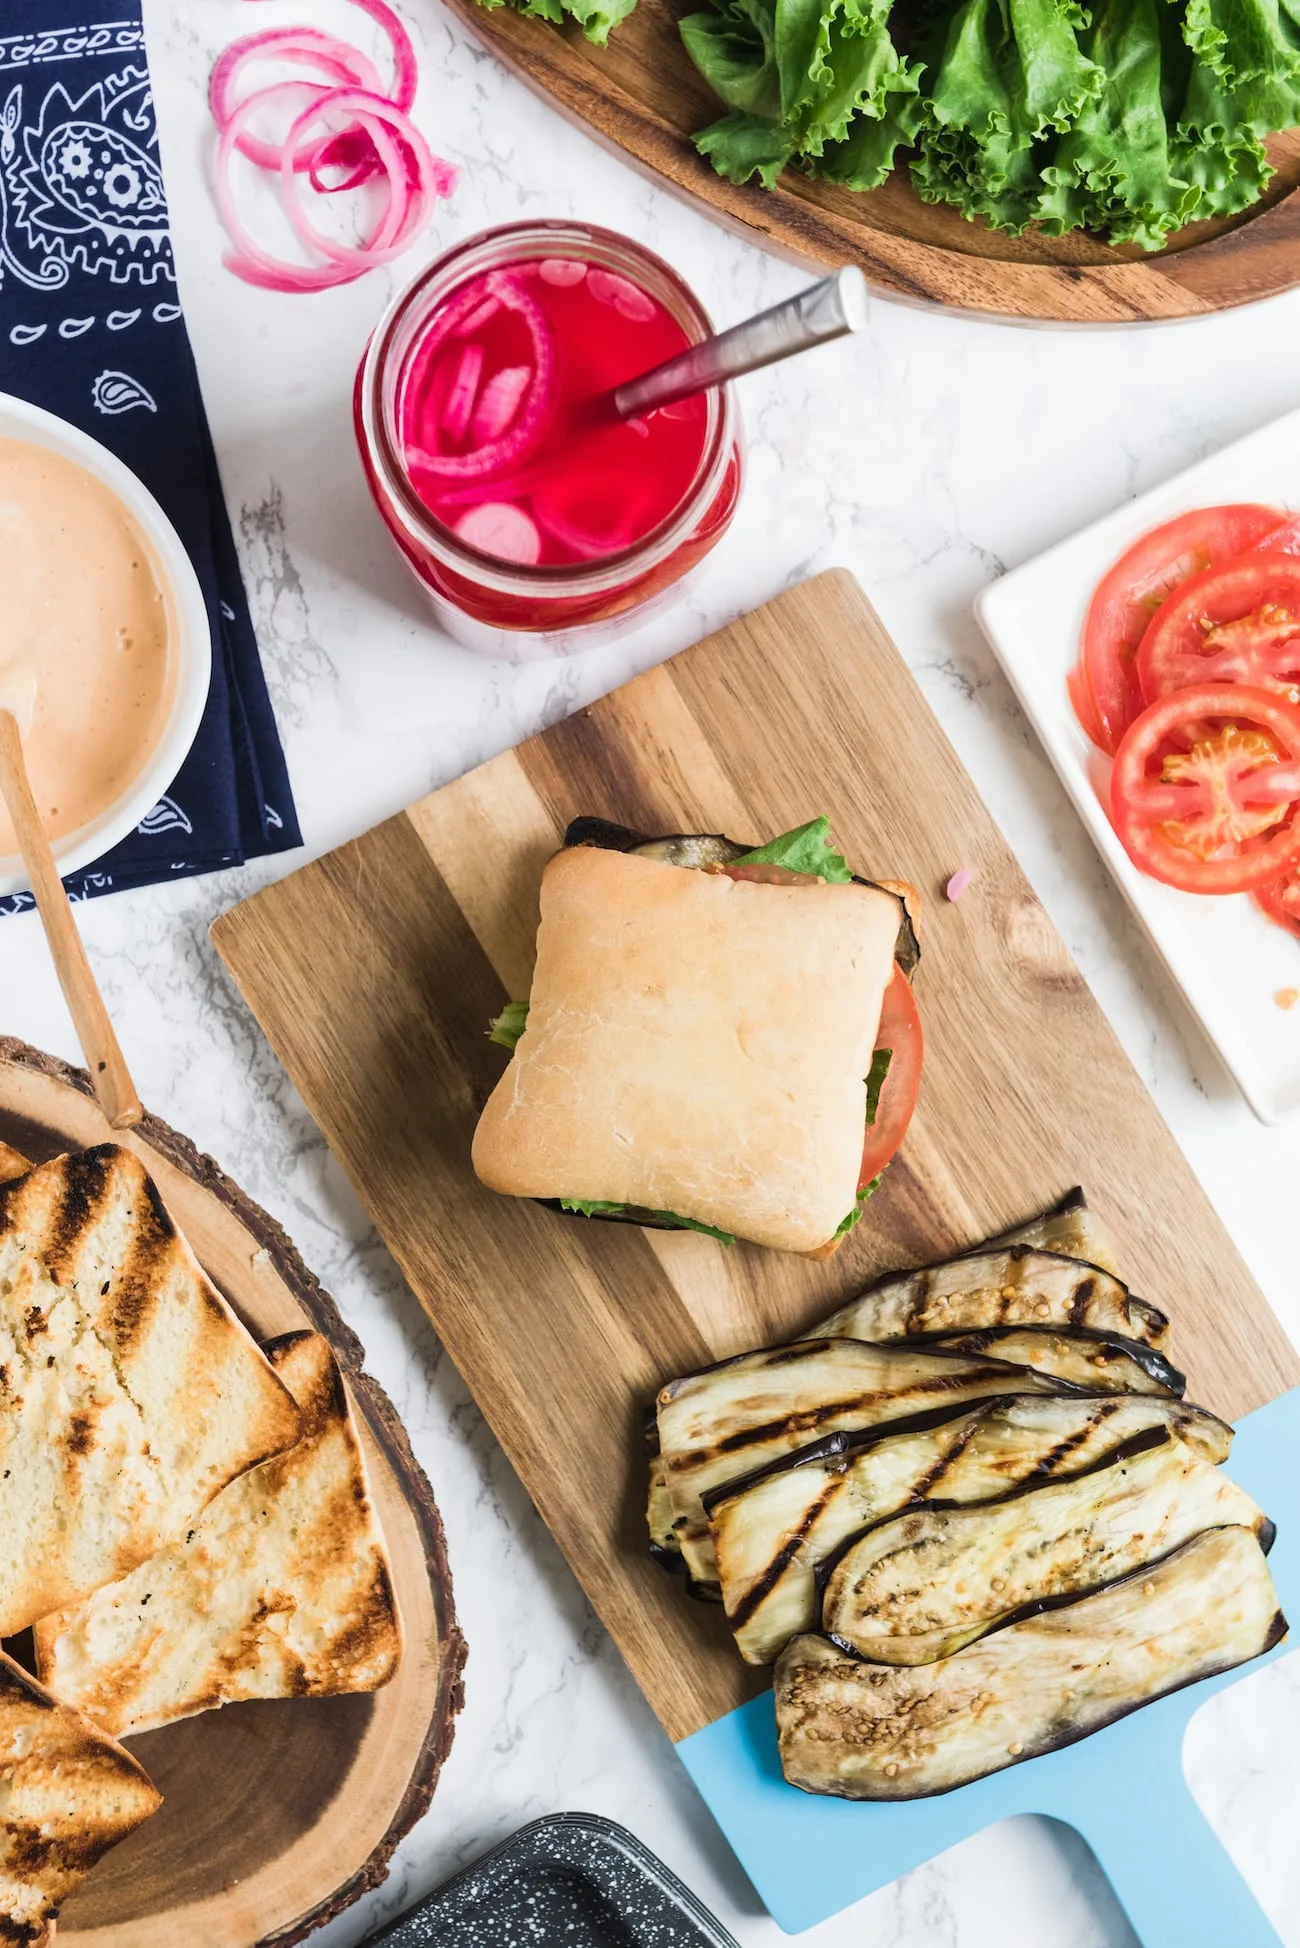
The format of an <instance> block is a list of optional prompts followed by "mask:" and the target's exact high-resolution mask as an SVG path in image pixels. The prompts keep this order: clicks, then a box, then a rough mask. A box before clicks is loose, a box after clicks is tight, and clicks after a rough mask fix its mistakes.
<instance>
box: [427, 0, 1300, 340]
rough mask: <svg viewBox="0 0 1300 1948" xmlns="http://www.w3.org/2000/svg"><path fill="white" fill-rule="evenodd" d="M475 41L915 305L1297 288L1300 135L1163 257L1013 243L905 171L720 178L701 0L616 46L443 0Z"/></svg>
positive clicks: (740, 223)
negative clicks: (841, 177)
mask: <svg viewBox="0 0 1300 1948" xmlns="http://www.w3.org/2000/svg"><path fill="white" fill-rule="evenodd" d="M447 4H448V5H449V6H450V8H451V10H452V12H453V13H454V14H455V15H456V16H457V17H458V18H459V20H460V22H461V24H462V25H463V26H464V27H465V28H466V29H467V31H468V32H469V33H471V34H472V35H473V36H474V37H475V39H476V40H479V41H482V42H484V43H485V44H486V46H488V47H490V48H491V50H492V52H493V53H494V54H495V55H496V56H497V58H498V59H499V60H501V61H502V62H504V64H505V65H506V67H508V68H509V69H510V70H511V71H512V72H513V73H514V74H516V75H518V77H519V78H520V80H522V81H524V82H526V83H527V85H528V86H529V87H530V88H532V89H533V90H534V92H535V93H537V94H540V95H542V96H543V97H544V98H545V99H546V100H547V101H549V102H550V103H551V104H552V105H553V106H554V107H556V108H558V109H559V110H560V112H561V114H562V115H564V116H565V117H566V118H567V119H568V120H569V121H571V122H575V123H576V124H577V125H578V126H579V127H580V128H582V129H585V130H586V132H587V133H588V134H589V135H591V136H594V137H595V139H596V140H597V141H598V142H600V143H602V144H603V145H604V147H606V148H607V149H612V150H614V151H616V152H617V153H618V154H620V155H621V156H622V157H623V159H624V160H625V161H630V162H632V163H633V165H634V166H635V167H637V168H639V169H640V170H641V172H642V174H643V175H648V176H650V177H652V178H654V179H655V180H656V181H658V182H660V183H661V184H663V186H664V187H666V188H668V189H670V190H672V191H673V192H674V193H675V194H677V195H678V196H680V197H682V198H683V199H684V200H685V201H686V202H689V203H692V204H694V206H695V207H696V208H697V209H699V210H702V211H703V212H704V213H705V214H707V215H709V216H712V217H714V218H716V219H717V221H719V222H720V223H723V224H725V225H726V227H727V228H728V229H729V230H733V231H735V232H736V233H737V234H738V235H741V236H744V237H747V238H748V239H749V240H750V241H751V242H753V243H759V244H762V245H764V246H765V247H766V248H767V249H768V250H772V251H775V252H776V253H777V254H778V255H779V256H782V257H788V258H791V259H793V260H794V261H796V262H801V263H809V262H811V263H815V264H825V265H831V266H834V265H838V264H844V263H856V264H858V265H860V266H861V268H862V270H863V272H864V273H865V275H866V276H867V278H868V279H869V280H870V282H871V283H872V284H873V285H874V286H875V288H876V289H877V290H880V291H884V292H887V293H888V294H889V295H890V296H892V297H896V298H902V299H905V300H907V301H909V302H911V303H915V304H935V305H941V306H943V307H944V308H945V309H947V310H957V311H973V312H992V313H994V314H995V315H997V316H1001V317H1005V318H1012V319H1016V320H1019V321H1022V322H1029V321H1035V320H1038V321H1044V322H1069V323H1072V324H1089V325H1102V324H1124V325H1131V324H1134V323H1137V322H1141V321H1142V320H1145V319H1153V320H1154V319H1163V318H1188V317H1198V316H1201V315H1203V314H1205V313H1207V312H1211V311H1223V310H1227V309H1228V308H1230V307H1231V306H1233V305H1238V304H1248V303H1250V302H1252V301H1253V300H1255V299H1257V298H1266V297H1273V296H1275V295H1276V293H1277V292H1279V291H1287V290H1290V289H1291V287H1292V285H1294V284H1295V283H1296V282H1297V281H1300V194H1297V193H1296V186H1297V184H1300V131H1298V130H1294V129H1292V130H1289V131H1288V132H1286V133H1285V134H1282V135H1277V136H1274V137H1273V138H1272V139H1271V140H1270V142H1269V143H1268V152H1269V157H1270V160H1271V161H1272V163H1273V166H1274V168H1275V169H1276V171H1277V174H1276V176H1275V177H1274V179H1273V182H1272V183H1271V184H1270V186H1269V190H1268V194H1267V198H1266V200H1265V201H1264V202H1262V203H1259V204H1256V206H1255V207H1254V208H1253V209H1251V210H1247V211H1245V212H1244V213H1243V214H1242V215H1241V216H1237V217H1229V218H1219V219H1216V220H1215V221H1214V222H1212V223H1192V224H1188V225H1187V227H1186V228H1185V229H1184V230H1182V231H1180V232H1179V233H1178V234H1177V236H1175V237H1173V238H1172V239H1171V240H1170V242H1169V244H1168V245H1167V246H1166V248H1165V249H1164V250H1163V251H1160V252H1158V253H1157V254H1155V255H1148V254H1147V253H1146V252H1145V251H1143V250H1141V249H1139V247H1138V246H1137V245H1136V244H1126V245H1124V246H1123V247H1122V248H1120V249H1117V250H1112V249H1111V248H1110V247H1109V246H1108V245H1106V244H1103V243H1099V242H1097V241H1096V240H1095V239H1094V238H1092V237H1088V236H1081V235H1079V234H1077V233H1076V234H1074V235H1071V236H1068V237H1045V236H1039V235H1028V236H1024V237H1006V236H1003V235H1002V234H1001V233H1000V232H998V231H995V230H990V229H988V228H987V227H986V226H985V225H984V224H983V223H968V222H966V220H965V218H964V217H962V216H960V215H959V214H958V213H957V211H956V210H953V209H949V208H948V207H947V206H934V205H930V204H926V203H922V201H921V200H920V198H919V197H918V196H917V195H916V194H915V192H914V191H913V189H912V186H911V179H910V177H909V175H908V172H907V170H906V169H905V168H900V169H895V171H894V173H893V175H892V176H891V177H890V179H889V181H888V182H887V183H886V184H885V185H884V186H883V187H882V188H881V189H878V190H873V191H872V192H871V193H870V194H869V195H862V194H860V193H858V192H855V191H853V190H848V189H839V188H836V187H835V186H834V185H833V184H831V183H823V182H817V181H815V180H814V179H813V178H812V177H809V176H804V175H801V174H800V173H799V172H798V171H797V170H794V169H787V170H786V171H785V172H784V174H783V175H782V177H781V179H780V181H779V183H778V185H777V187H776V189H774V190H764V189H760V188H759V187H758V186H757V185H756V184H753V183H750V184H747V185H745V186H744V187H738V186H737V185H736V184H734V183H728V182H725V181H724V180H723V178H722V177H721V176H719V175H718V174H717V173H716V171H715V170H714V169H713V167H712V165H711V164H710V163H708V162H706V161H705V160H704V158H703V157H702V156H701V155H700V154H699V152H698V151H697V150H696V148H695V145H694V143H693V142H692V140H691V137H692V136H693V135H694V134H696V132H697V131H698V130H700V129H702V128H707V127H708V125H709V124H710V123H711V122H715V121H717V119H718V117H719V116H720V115H721V114H723V112H724V110H723V107H722V104H721V103H720V102H719V101H718V99H717V97H716V96H715V95H714V94H713V92H712V90H711V89H710V88H709V87H708V85H707V84H706V82H705V81H704V80H703V79H702V77H701V76H700V74H699V73H698V71H697V70H696V68H695V66H694V64H693V63H692V61H691V60H690V58H689V56H688V55H687V53H686V50H685V48H684V47H683V45H682V40H681V36H680V34H679V33H678V31H677V22H678V20H679V19H680V18H681V17H682V16H683V15H684V14H687V13H692V12H695V11H697V10H698V7H699V4H700V0H637V7H636V11H635V12H634V13H633V14H632V15H631V16H630V17H629V18H628V19H627V20H625V21H624V22H623V23H622V25H621V26H620V27H618V28H616V29H615V31H614V33H613V34H612V35H611V36H610V40H609V44H608V45H607V46H606V47H593V46H592V45H591V43H590V42H589V41H587V40H584V39H583V37H582V34H581V33H580V32H579V30H578V28H577V27H576V26H575V25H574V24H573V23H572V22H570V23H569V24H568V25H566V26H564V27H557V26H553V25H552V24H551V23H550V22H549V21H544V20H534V19H526V18H525V17H524V16H523V15H522V14H518V13H516V12H515V11H514V9H513V7H510V6H502V5H499V4H497V5H494V6H493V8H492V11H490V12H489V11H488V10H487V9H486V8H485V7H484V6H482V5H480V4H479V0H447Z"/></svg>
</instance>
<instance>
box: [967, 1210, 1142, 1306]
mask: <svg viewBox="0 0 1300 1948" xmlns="http://www.w3.org/2000/svg"><path fill="white" fill-rule="evenodd" d="M995 1245H1032V1246H1033V1247H1034V1249H1035V1251H1056V1252H1059V1253H1060V1254H1061V1256H1062V1257H1063V1258H1080V1259H1082V1260H1083V1262H1084V1264H1085V1265H1099V1266H1100V1267H1101V1269H1102V1271H1103V1272H1110V1273H1111V1274H1112V1275H1113V1276H1114V1277H1116V1278H1118V1277H1119V1263H1118V1260H1117V1258H1116V1254H1115V1246H1114V1242H1113V1240H1112V1238H1111V1235H1110V1232H1109V1231H1108V1230H1107V1228H1106V1226H1105V1225H1104V1224H1103V1223H1102V1221H1101V1219H1100V1218H1099V1217H1098V1216H1097V1213H1096V1212H1095V1211H1094V1210H1091V1209H1090V1208H1089V1205H1088V1200H1087V1198H1086V1197H1085V1196H1084V1194H1083V1191H1082V1189H1081V1188H1080V1187H1079V1186H1077V1185H1076V1187H1075V1189H1074V1190H1071V1191H1067V1192H1066V1194H1065V1196H1064V1197H1063V1198H1062V1199H1061V1201H1060V1203H1059V1204H1053V1206H1052V1208H1051V1210H1050V1211H1044V1212H1043V1214H1042V1216H1041V1217H1036V1218H1031V1219H1030V1221H1029V1223H1028V1224H1018V1225H1016V1226H1014V1228H1013V1229H1012V1230H1010V1231H999V1233H998V1235H997V1237H996V1238H990V1239H989V1240H988V1242H987V1244H985V1245H976V1247H975V1249H976V1251H988V1250H992V1249H993V1247H994V1246H995ZM1152 1310H1154V1308H1152Z"/></svg>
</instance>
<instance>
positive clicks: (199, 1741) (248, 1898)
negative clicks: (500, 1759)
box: [0, 1037, 465, 1948]
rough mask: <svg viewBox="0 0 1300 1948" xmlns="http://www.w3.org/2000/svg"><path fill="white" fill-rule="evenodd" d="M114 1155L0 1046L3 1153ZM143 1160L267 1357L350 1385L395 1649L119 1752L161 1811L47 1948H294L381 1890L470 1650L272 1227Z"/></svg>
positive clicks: (349, 1348)
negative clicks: (323, 1359)
mask: <svg viewBox="0 0 1300 1948" xmlns="http://www.w3.org/2000/svg"><path fill="white" fill-rule="evenodd" d="M108 1140H109V1132H108V1130H107V1128H106V1126H105V1123H104V1119H103V1115H102V1113H101V1111H100V1110H99V1107H98V1105H97V1104H96V1102H95V1100H94V1097H93V1095H92V1093H91V1086H90V1078H89V1077H88V1076H87V1075H85V1074H84V1073H82V1072H81V1071H80V1070H77V1069H72V1068H69V1067H67V1066H66V1065H65V1064H63V1063H61V1062H58V1061H56V1060H55V1059H54V1058H53V1057H51V1056H47V1055H42V1054H39V1053H38V1052H37V1051H36V1050H35V1049H32V1048H28V1047H26V1046H25V1045H24V1044H23V1043H21V1042H16V1041H13V1040H11V1039H9V1038H7V1037H0V1142H4V1143H8V1144H11V1145H12V1146H13V1148H14V1149H16V1150H19V1151H21V1152H22V1154H23V1155H24V1156H26V1157H30V1158H32V1159H33V1160H34V1161H37V1162H41V1161H44V1160H45V1159H46V1158H47V1157H51V1156H57V1155H58V1154H59V1153H60V1152H61V1151H64V1150H67V1149H70V1148H78V1149H80V1148H85V1147H87V1146H88V1145H90V1144H93V1143H103V1142H106V1141H108ZM112 1140H113V1141H115V1142H119V1143H123V1144H126V1145H129V1147H130V1148H131V1149H133V1150H134V1151H135V1152H136V1153H137V1155H138V1156H140V1157H141V1158H142V1159H143V1161H144V1164H145V1166H146V1168H147V1169H148V1170H149V1171H150V1173H151V1174H152V1176H153V1177H154V1180H155V1181H156V1183H157V1184H158V1187H159V1189H160V1190H161V1192H162V1195H163V1199H164V1201H165V1202H166V1204H167V1207H168V1209H169V1210H170V1211H171V1213H172V1215H173V1216H174V1217H175V1219H176V1221H177V1223H178V1224H179V1225H180V1226H181V1228H182V1229H183V1230H184V1232H185V1233H186V1235H187V1237H188V1238H189V1240H190V1243H191V1244H192V1245H193V1246H194V1249H195V1251H196V1252H197V1254H198V1256H199V1259H200V1260H201V1262H202V1264H203V1266H204V1268H205V1270H206V1271H207V1272H208V1274H209V1276H210V1277H211V1278H212V1279H213V1280H214V1281H215V1282H216V1284H217V1285H219V1286H220V1288H221V1290H222V1291H223V1292H224V1293H225V1295H226V1297H227V1298H228V1299H229V1300H230V1302H231V1304H232V1305H233V1306H234V1307H235V1308H236V1310H237V1311H238V1312H239V1314H240V1316H241V1318H242V1319H243V1320H244V1323H245V1324H246V1325H247V1326H248V1328H249V1329H250V1331H251V1332H253V1333H254V1334H255V1336H256V1337H257V1338H259V1339H267V1338H271V1337H272V1336H274V1335H275V1334H277V1333H282V1332H291V1331H294V1330H301V1329H302V1328H304V1327H310V1328H311V1329H313V1330H314V1331H316V1332H320V1333H323V1334H324V1335H325V1337H326V1338H327V1339H328V1340H329V1342H330V1345H331V1346H332V1347H333V1349H334V1353H335V1355H336V1357H337V1359H338V1361H339V1364H340V1366H341V1367H342V1369H343V1373H344V1376H345V1379H346V1381H347V1385H348V1389H349V1391H350V1393H351V1396H352V1401H353V1406H354V1408H355V1410H356V1412H357V1418H358V1421H359V1424H360V1427H361V1433H362V1441H363V1445H364V1448H365V1454H366V1466H367V1468H368V1470H369V1474H370V1482H371V1488H372V1491H373V1494H374V1498H375V1504H376V1507H377V1509H378V1512H379V1517H380V1521H381V1522H382V1524H383V1529H384V1534H385V1537H386V1538H387V1541H388V1546H389V1551H390V1554H391V1557H392V1564H393V1573H394V1582H395V1585H396V1589H397V1597H398V1602H399V1604H400V1606H401V1611H402V1617H403V1622H404V1625H405V1630H406V1649H405V1653H404V1655H403V1658H402V1662H401V1665H400V1666H399V1669H398V1672H397V1675H396V1677H395V1678H394V1679H393V1681H392V1683H391V1684H389V1685H388V1686H386V1687H385V1689H384V1690H382V1691H379V1692H376V1693H375V1694H374V1695H373V1696H369V1697H344V1698H296V1699H287V1700H280V1699H276V1700H265V1701H263V1700H259V1701H257V1702H255V1703H250V1704H239V1705H228V1706H226V1707H225V1708H224V1709H223V1710H221V1711H208V1712H203V1713H201V1714H200V1715H199V1716H198V1717H197V1718H188V1719H185V1720H183V1721H182V1722H181V1723H180V1724H176V1725H168V1726H165V1727H163V1728H162V1729H161V1730H160V1731H155V1732H147V1733H145V1734H143V1735H142V1736H141V1737H139V1738H132V1739H128V1740H127V1741H126V1742H127V1745H128V1746H129V1748H130V1750H131V1751H133V1752H134V1753H135V1755H136V1757H137V1758H138V1759H139V1760H140V1763H141V1764H142V1765H143V1766H144V1767H145V1769H146V1771H147V1772H148V1773H149V1775H150V1777H151V1778H152V1779H153V1780H154V1782H155V1784H156V1785H157V1786H159V1787H160V1789H161V1790H162V1793H163V1795H164V1800H163V1805H162V1808H161V1810H160V1811H159V1812H158V1813H156V1814H155V1815H154V1817H153V1818H152V1819H151V1820H148V1821H147V1822H146V1823H145V1825H144V1826H142V1827H141V1828H139V1830H138V1831H137V1832H135V1833H134V1834H132V1835H131V1837H130V1838H129V1839H127V1840H125V1841H123V1843H122V1845H121V1846H119V1847H117V1848H115V1849H114V1851H113V1852H112V1853H110V1854H109V1855H108V1856H107V1857H106V1858H105V1859H104V1860H102V1861H101V1862H100V1864H99V1866H98V1867H97V1868H96V1869H95V1871H94V1872H93V1873H92V1874H91V1875H90V1876H89V1877H88V1879H87V1880H86V1881H85V1883H84V1884H83V1886H82V1887H81V1888H80V1889H79V1890H78V1892H77V1893H76V1894H75V1895H74V1896H73V1897H72V1899H71V1900H69V1901H68V1903H67V1905H66V1906H65V1908H64V1910H63V1913H62V1915H61V1917H60V1919H59V1923H58V1929H57V1938H58V1948H180V1944H181V1943H187V1944H188V1943H195V1944H199V1943H201V1944H202V1948H291V1944H292V1943H294V1942H299V1941H302V1940H303V1939H304V1938H305V1937H306V1936H307V1935H309V1934H310V1933H311V1932H312V1931H313V1929H315V1928H318V1927H320V1926H321V1925H322V1924H323V1923H324V1922H326V1921H328V1920H330V1919H331V1918H332V1917H333V1916H334V1915H336V1914H339V1913H341V1912H342V1910H343V1909H344V1908H346V1907H348V1906H350V1905H351V1903H352V1902H353V1901H355V1900H356V1899H357V1898H358V1896H359V1895H361V1894H363V1893H364V1892H365V1891H366V1890H367V1889H368V1888H370V1887H374V1886H376V1885H377V1884H378V1883H379V1882H380V1881H382V1880H383V1878H384V1875H385V1874H386V1872H387V1870H388V1861H389V1857H390V1855H391V1854H392V1852H393V1849H394V1847H396V1845H397V1843H398V1841H399V1840H400V1839H402V1837H403V1836H404V1835H405V1834H406V1833H407V1832H409V1830H410V1828H411V1827H412V1826H413V1825H414V1824H415V1822H416V1820H417V1819H419V1817H420V1815H421V1814H422V1813H423V1812H424V1811H425V1809H426V1808H427V1806H428V1804H429V1800H430V1798H431V1796H432V1793H433V1788H434V1785H435V1783H436V1781H437V1777H438V1773H439V1770H440V1768H441V1766H442V1762H443V1760H444V1758H445V1757H446V1755H447V1752H448V1750H449V1748H450V1746H451V1740H452V1733H453V1729H454V1724H455V1717H456V1713H457V1711H458V1710H459V1708H460V1703H461V1668H462V1665H463V1663H464V1656H465V1646H464V1642H463V1640H462V1638H461V1634H460V1631H459V1629H458V1628H457V1625H456V1616H455V1610H454V1607H453V1604H452V1590H451V1575H450V1571H449V1570H448V1567H447V1554H446V1547H445V1543H444V1539H443V1532H442V1523H441V1520H440V1519H439V1515H438V1510H437V1506H436V1504H435V1502H434V1499H433V1491H432V1489H431V1488H430V1486H429V1483H428V1481H427V1479H426V1477H425V1475H424V1472H423V1470H422V1469H421V1467H420V1465H419V1463H418V1461H417V1460H416V1459H415V1456H414V1455H413V1453H412V1452H411V1445H410V1442H409V1441H408V1439H407V1436H406V1433H405V1430H404V1429H403V1427H402V1424H401V1422H400V1421H399V1420H398V1417H397V1414H396V1412H395V1410H394V1408H393V1406H392V1403H391V1402H390V1401H389V1399H388V1397H387V1396H386V1394H385V1393H384V1392H383V1390H382V1388H380V1387H379V1386H378V1385H376V1383H375V1381H374V1380H372V1379H371V1378H370V1376H369V1375H368V1374H367V1373H366V1372H365V1371H364V1370H363V1366H362V1360H363V1353H362V1348H361V1344H360V1341H359V1340H358V1339H357V1338H356V1336H355V1334H353V1333H352V1332H351V1331H350V1330H349V1328H348V1327H347V1326H345V1325H344V1323H343V1321H342V1319H341V1318H340V1317H339V1314H338V1312H337V1310H336V1309H335V1306H334V1303H333V1301H332V1300H331V1299H330V1298H329V1296H328V1294H326V1293H325V1292H323V1291H322V1290H321V1287H320V1286H319V1285H318V1284H317V1282H316V1280H315V1279H314V1278H313V1277H312V1274H311V1273H310V1272H309V1271H308V1269H307V1267H306V1266H305V1265H304V1264H303V1262H302V1260H301V1258H299V1256H298V1254H297V1252H296V1251H295V1250H294V1248H293V1246H292V1244H290V1242H289V1240H288V1238H287V1237H286V1236H285V1234H284V1233H283V1231H281V1229H280V1227H279V1226H278V1225H277V1224H276V1223H275V1221H274V1220H273V1219H272V1218H270V1217H268V1216H267V1214H266V1212H265V1211H262V1210H261V1209H259V1207H258V1206H257V1205H256V1204H254V1203H253V1202H252V1201H251V1200H250V1199H249V1198H247V1197H245V1196H244V1194H243V1192H242V1191H241V1190H239V1189H238V1187H237V1186H236V1185H235V1184H233V1183H231V1181H230V1179H229V1178H228V1177H225V1176H223V1175H222V1173H221V1171H220V1170H218V1168H217V1166H216V1165H215V1164H214V1163H213V1162H212V1160H211V1159H210V1158H208V1157H204V1156H201V1155H200V1154H199V1152H198V1151H197V1150H196V1149H195V1147H194V1145H193V1144H192V1143H190V1142H189V1140H188V1139H187V1138H186V1137H183V1136H179V1135H177V1133H176V1132H175V1131H174V1130H171V1129H169V1128H168V1127H167V1125H166V1124H165V1123H162V1122H160V1121H159V1120H158V1118H157V1117H155V1116H146V1117H145V1120H144V1122H143V1123H141V1125H140V1127H139V1128H138V1129H135V1130H131V1131H128V1132H126V1133H125V1134H123V1133H117V1134H115V1135H114V1136H113V1138H112Z"/></svg>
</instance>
